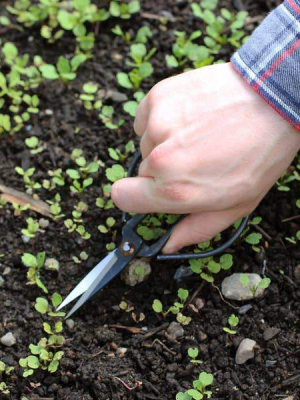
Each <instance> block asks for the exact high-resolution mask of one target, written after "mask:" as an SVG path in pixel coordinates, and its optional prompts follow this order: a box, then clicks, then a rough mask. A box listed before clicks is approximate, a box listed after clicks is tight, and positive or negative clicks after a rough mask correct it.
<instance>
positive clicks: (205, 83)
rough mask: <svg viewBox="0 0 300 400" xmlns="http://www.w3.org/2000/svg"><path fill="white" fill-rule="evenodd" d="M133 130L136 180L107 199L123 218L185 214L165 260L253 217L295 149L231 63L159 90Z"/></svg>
mask: <svg viewBox="0 0 300 400" xmlns="http://www.w3.org/2000/svg"><path fill="white" fill-rule="evenodd" d="M134 128H135V131H136V133H137V134H138V135H139V136H141V144H140V146H141V152H142V156H143V161H142V163H141V165H140V169H139V176H138V177H135V178H126V179H122V180H120V181H118V182H116V183H115V184H114V185H113V187H112V199H113V201H114V203H115V204H116V205H117V206H118V207H120V208H121V209H122V210H125V211H129V212H136V213H152V212H164V213H180V214H189V215H188V216H187V217H186V218H185V219H184V220H183V221H182V222H180V223H179V224H178V226H177V227H176V228H175V230H174V231H173V233H172V235H171V238H170V239H169V241H168V243H167V244H166V246H165V248H164V252H165V253H172V252H175V251H178V250H180V249H181V248H182V247H184V246H187V245H190V244H196V243H199V242H202V241H206V240H209V239H211V238H212V237H214V236H215V235H216V234H217V233H219V232H221V231H222V230H224V229H225V228H227V227H228V226H230V225H231V224H233V223H234V222H235V221H237V220H238V219H239V218H241V217H244V216H246V215H248V214H249V213H251V212H252V211H253V210H254V209H255V208H256V206H257V205H258V203H259V202H260V201H261V200H262V198H263V197H264V196H265V194H266V193H267V192H268V190H269V189H270V188H271V187H272V185H273V184H274V183H275V182H276V180H277V179H278V178H279V177H280V175H281V174H282V172H283V171H284V170H285V169H286V168H287V167H288V166H289V164H290V163H291V162H292V160H293V158H294V156H295V154H296V153H297V151H298V149H299V148H300V132H297V131H296V130H295V129H294V128H293V127H292V126H291V125H290V124H289V123H288V122H286V121H285V120H284V119H283V118H282V117H281V116H280V115H278V114H277V112H275V111H274V110H273V109H272V108H271V107H270V106H269V105H268V104H267V103H266V101H265V100H264V99H262V98H261V97H260V96H259V95H258V94H257V93H255V92H254V91H253V89H252V88H250V87H249V86H248V85H247V84H246V83H245V82H244V80H243V79H242V78H241V77H240V76H239V75H238V73H237V72H236V71H234V69H233V67H232V65H231V64H230V63H228V64H219V65H213V66H210V67H205V68H201V69H198V70H194V71H191V72H187V73H184V74H181V75H178V76H176V77H172V78H169V79H166V80H164V81H162V82H160V83H158V84H157V85H156V86H155V87H154V88H153V89H152V90H151V91H150V92H149V93H148V95H147V96H146V97H145V99H144V100H143V101H142V103H141V104H140V106H139V108H138V111H137V116H136V120H135V123H134Z"/></svg>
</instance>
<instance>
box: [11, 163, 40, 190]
mask: <svg viewBox="0 0 300 400" xmlns="http://www.w3.org/2000/svg"><path fill="white" fill-rule="evenodd" d="M15 171H16V172H17V174H19V175H21V176H23V181H24V183H25V187H26V188H27V193H29V194H32V193H33V191H34V190H37V189H40V188H41V185H40V184H39V183H38V182H35V181H34V180H33V179H32V178H31V177H32V176H33V174H34V172H35V168H28V169H27V170H26V171H24V170H23V168H21V167H16V168H15Z"/></svg>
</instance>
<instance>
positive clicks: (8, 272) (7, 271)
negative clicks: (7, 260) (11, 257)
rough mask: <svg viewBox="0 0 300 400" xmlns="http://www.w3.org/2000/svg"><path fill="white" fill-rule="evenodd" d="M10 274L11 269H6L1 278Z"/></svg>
mask: <svg viewBox="0 0 300 400" xmlns="http://www.w3.org/2000/svg"><path fill="white" fill-rule="evenodd" d="M10 273H11V268H10V267H6V268H5V269H4V271H3V276H5V275H9V274H10Z"/></svg>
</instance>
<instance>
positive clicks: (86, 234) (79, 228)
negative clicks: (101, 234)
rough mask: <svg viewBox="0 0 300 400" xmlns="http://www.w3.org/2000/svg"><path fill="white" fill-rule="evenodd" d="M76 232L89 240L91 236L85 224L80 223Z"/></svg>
mask: <svg viewBox="0 0 300 400" xmlns="http://www.w3.org/2000/svg"><path fill="white" fill-rule="evenodd" d="M76 232H77V233H79V235H80V236H81V238H82V239H84V240H89V239H90V238H91V235H90V233H88V232H87V231H86V230H85V227H84V226H83V225H78V226H77V227H76Z"/></svg>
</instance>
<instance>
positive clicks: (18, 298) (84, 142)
mask: <svg viewBox="0 0 300 400" xmlns="http://www.w3.org/2000/svg"><path fill="white" fill-rule="evenodd" d="M221 3H222V5H226V6H227V7H228V8H230V9H245V10H247V11H249V12H250V15H251V18H252V20H251V22H250V23H249V24H248V27H247V29H248V30H249V33H250V32H251V30H252V29H254V27H255V26H256V24H257V22H259V21H260V20H261V19H262V18H263V17H264V16H265V15H266V13H267V12H269V11H270V10H271V9H272V8H274V7H275V6H276V5H277V4H278V3H280V1H272V0H269V1H259V0H245V1H243V0H234V1H221ZM7 4H8V2H5V1H2V2H1V6H0V14H1V15H3V14H5V13H6V12H5V5H7ZM163 10H165V11H168V12H170V13H172V15H173V22H169V24H168V26H167V28H165V27H164V26H161V25H160V23H159V21H158V20H157V19H155V18H154V17H153V15H152V16H151V14H154V15H160V13H161V12H162V11H163ZM142 11H143V14H142V16H134V17H133V18H131V19H130V20H129V21H121V25H122V27H124V29H125V30H128V29H131V30H132V31H136V30H137V29H138V28H139V27H141V26H143V25H148V26H149V27H150V28H151V29H152V30H153V32H154V36H153V39H152V40H151V41H152V43H151V44H152V45H153V46H155V47H157V49H158V52H157V54H156V55H155V57H154V58H153V63H154V67H155V73H154V75H153V76H152V77H151V79H148V80H146V82H145V84H144V85H143V89H144V90H145V91H147V90H149V89H150V88H151V87H152V86H153V84H155V83H156V82H158V81H160V80H161V79H163V78H165V77H167V76H170V70H168V69H167V68H166V67H165V62H164V54H170V52H171V46H172V42H173V31H174V30H186V31H187V32H189V33H191V32H193V31H194V30H196V29H199V20H196V19H195V18H194V17H193V15H192V13H191V11H190V7H189V2H188V1H175V0H166V1H162V0H157V1H155V2H152V1H142ZM114 25H115V21H107V22H105V23H103V24H101V26H100V29H99V34H98V36H97V38H96V45H95V50H94V57H93V59H91V60H89V61H88V62H86V63H85V64H84V65H83V66H82V67H81V68H80V73H79V74H78V78H77V79H76V80H75V81H74V82H72V83H71V84H69V85H68V86H64V85H63V84H60V83H57V82H47V84H44V85H43V86H42V87H41V88H40V89H39V96H40V98H41V110H43V111H42V112H41V113H40V114H39V115H38V116H36V117H33V118H32V120H31V121H30V124H28V125H27V127H26V129H24V130H23V131H21V132H19V133H18V134H16V135H15V136H14V137H10V136H9V135H3V136H2V137H1V146H0V177H1V181H2V182H3V183H4V184H5V185H7V186H10V187H13V188H15V189H18V190H20V191H24V186H23V182H22V180H21V178H20V176H18V175H17V174H16V173H15V172H14V168H15V166H22V167H23V168H24V169H26V168H28V167H29V166H34V167H35V169H36V172H35V175H34V176H35V179H36V181H38V182H42V180H43V179H45V178H47V176H48V175H47V171H48V170H53V169H57V168H62V169H63V170H66V169H67V168H70V166H73V164H72V161H71V159H70V153H71V151H72V150H73V148H75V147H76V148H80V149H82V150H83V152H84V155H85V157H86V159H87V160H89V161H90V160H93V159H98V158H99V159H101V160H102V161H104V162H105V164H106V166H109V165H112V164H113V163H114V161H113V160H111V159H109V157H108V154H107V149H108V148H109V147H113V148H120V149H123V148H124V145H125V144H126V143H127V142H128V140H129V139H131V138H133V139H134V140H136V139H135V137H134V132H133V128H132V119H131V117H129V116H128V115H127V114H124V111H123V109H122V105H121V104H118V103H115V102H112V101H111V104H113V105H114V107H115V110H116V115H117V116H118V118H122V119H125V124H124V125H123V126H122V128H121V129H119V130H118V131H117V132H113V131H110V130H108V129H107V128H106V127H105V126H103V125H102V124H101V122H100V121H99V119H98V118H97V116H96V115H93V114H88V113H87V112H86V110H85V109H84V108H83V107H82V105H81V104H80V102H79V101H78V95H79V93H80V89H81V87H82V83H83V82H86V81H89V80H94V81H97V82H99V84H100V85H101V87H102V88H103V89H104V90H106V91H107V90H115V91H120V88H119V87H118V85H117V83H116V79H115V75H116V73H117V72H119V71H120V70H124V60H125V58H126V54H127V51H128V48H127V45H124V43H123V42H122V40H121V38H119V37H116V36H114V35H113V34H112V33H111V28H112V27H113V26H114ZM1 29H2V31H1V39H3V40H4V41H13V42H14V43H15V44H16V45H17V46H18V48H19V49H21V50H20V51H21V52H23V51H24V52H26V53H29V54H30V55H34V54H39V55H41V56H42V57H43V59H45V60H46V61H48V62H54V61H55V60H56V58H57V57H58V55H59V54H71V53H72V51H73V48H74V40H73V38H72V37H71V35H70V36H68V35H65V37H64V38H63V39H62V40H61V41H60V42H59V44H53V45H49V44H47V43H46V42H45V41H44V40H42V39H41V37H40V35H39V33H38V30H37V29H35V28H31V29H30V30H25V31H24V32H18V31H11V30H6V29H5V28H1ZM200 29H201V24H200ZM231 52H232V49H228V52H227V53H226V54H222V57H223V58H224V59H226V60H229V57H230V53H231ZM124 92H125V93H127V95H128V96H130V93H129V92H126V90H124ZM109 102H110V100H108V102H107V103H108V104H109ZM45 110H52V113H51V114H52V115H49V112H45ZM76 128H79V133H75V130H76ZM33 134H34V135H36V136H38V137H39V138H40V140H42V142H43V143H44V144H45V145H46V149H45V150H44V151H43V152H42V153H40V154H38V155H34V156H33V155H31V154H30V152H29V150H28V148H27V147H26V146H25V144H24V140H25V138H26V137H28V136H31V135H33ZM105 183H107V180H106V177H105V173H104V170H103V169H102V170H101V171H100V174H98V175H97V177H96V179H95V184H94V185H93V186H92V187H91V188H90V189H89V190H88V191H87V192H86V194H83V197H82V200H83V201H85V202H86V203H87V204H88V205H89V210H88V212H87V213H86V214H85V217H84V218H85V226H86V229H87V230H88V231H89V232H90V233H91V235H92V236H91V239H90V240H89V241H86V242H84V241H82V240H79V239H78V235H77V236H76V235H70V234H68V233H67V232H66V229H65V228H64V225H63V223H62V222H60V221H58V222H57V223H55V222H53V221H51V222H50V224H49V227H48V228H46V229H45V232H41V233H39V235H38V237H37V238H36V239H35V240H33V241H31V242H30V243H29V244H28V243H27V244H26V243H24V242H23V240H22V235H21V229H22V228H24V227H25V225H26V223H25V220H26V218H27V217H28V216H29V215H31V216H32V217H34V218H37V217H38V216H37V214H35V213H33V212H28V211H27V212H25V213H23V214H21V216H19V217H15V216H14V215H13V209H12V208H11V207H10V206H7V207H5V208H2V209H0V254H3V255H4V256H3V257H2V258H1V259H0V261H1V264H0V273H1V274H2V273H3V272H4V270H5V269H6V268H7V267H9V268H11V270H10V273H9V274H8V275H5V276H4V279H5V283H4V286H3V287H1V289H0V304H1V307H0V318H1V319H0V321H1V322H0V337H1V336H3V335H4V334H5V333H6V332H9V331H11V332H13V334H14V336H15V337H16V339H17V343H16V344H15V345H14V346H12V347H5V346H3V345H1V344H0V359H1V360H2V361H4V362H5V363H6V364H7V365H10V366H13V367H15V369H14V371H13V372H12V373H11V375H10V376H9V377H8V378H6V379H5V381H6V383H7V384H8V386H9V389H10V392H11V394H10V396H6V397H5V396H3V398H11V399H21V397H22V395H24V396H26V397H27V398H30V399H35V398H39V399H41V400H42V399H47V400H50V399H60V400H67V399H68V400H92V399H97V400H121V399H122V400H123V399H140V400H146V399H160V400H170V399H175V396H176V393H177V392H178V391H180V390H183V389H188V388H190V387H191V385H192V381H193V380H194V379H195V378H196V377H197V375H198V374H199V372H200V371H202V370H205V371H206V372H210V373H212V374H213V375H214V383H213V385H212V391H213V395H212V399H213V400H221V399H228V400H258V399H259V400H267V399H270V400H275V399H281V398H282V399H283V398H285V397H287V396H288V395H294V397H293V399H294V400H297V399H300V365H299V354H300V349H299V343H300V330H299V323H300V320H299V316H300V302H299V300H300V289H299V285H298V284H299V283H300V273H299V268H298V269H297V268H296V267H297V265H299V264H300V253H299V248H298V246H297V245H293V244H289V242H287V241H286V240H285V238H286V237H290V236H292V235H295V233H296V232H297V231H298V230H299V229H300V228H299V221H300V220H299V219H297V218H296V219H292V220H288V221H286V222H285V221H284V220H285V219H288V218H289V217H294V216H298V209H297V208H296V206H295V205H294V204H295V200H296V199H297V198H299V196H300V187H299V185H298V184H297V183H293V184H292V189H293V190H292V191H290V192H280V191H278V190H277V189H276V188H274V189H273V190H272V191H271V192H270V193H269V194H268V195H267V197H266V198H265V200H264V201H263V203H262V204H261V205H260V206H259V208H258V209H257V210H256V213H255V214H256V215H260V216H262V217H263V221H262V223H261V228H262V229H263V232H264V239H263V246H262V250H261V253H260V254H259V255H257V254H256V253H255V252H253V250H252V249H251V247H250V246H249V245H247V244H245V243H242V242H239V243H237V244H236V245H235V246H233V247H232V249H230V251H231V252H232V254H233V256H234V266H233V268H232V272H241V271H247V272H257V273H259V274H263V273H265V274H266V276H268V277H270V278H271V280H272V284H271V286H270V287H269V289H268V290H267V291H266V293H265V295H264V297H263V298H261V299H259V300H255V301H251V302H250V303H251V305H252V308H251V309H250V310H249V311H248V312H247V313H246V314H238V309H237V308H239V307H240V304H238V303H234V302H231V303H230V304H229V303H227V302H224V301H223V299H222V298H221V297H220V294H219V291H218V290H217V289H216V288H213V287H212V286H211V285H209V284H208V283H206V284H205V285H201V284H202V282H201V279H200V278H197V277H195V276H192V277H188V278H185V279H184V280H182V281H180V282H177V281H175V280H174V279H173V276H174V273H175V271H176V269H177V268H178V267H179V266H180V265H182V263H180V262H168V263H162V262H157V261H155V260H153V261H152V269H153V271H152V274H151V276H150V278H149V279H148V280H147V281H145V282H143V283H141V284H139V285H137V286H136V287H134V288H130V287H128V286H126V285H124V283H123V282H122V281H121V280H120V278H116V279H114V280H113V281H112V282H111V283H110V284H109V285H108V286H107V287H106V288H105V290H103V291H101V292H100V293H98V294H97V295H96V296H95V297H94V298H93V299H92V300H91V301H89V303H88V304H87V305H86V306H85V307H83V308H82V309H80V310H79V312H77V314H76V315H74V321H75V326H74V328H72V329H69V328H68V327H65V330H64V337H65V339H66V342H65V344H64V346H63V351H64V352H65V356H64V357H63V359H62V361H61V365H60V367H59V369H58V371H57V372H56V373H55V374H49V373H46V372H44V371H40V372H38V373H36V374H34V375H33V376H31V377H29V378H27V379H26V378H23V377H22V370H21V368H20V367H19V365H18V360H19V359H20V358H21V357H26V356H28V355H29V351H28V346H29V344H30V343H37V342H38V341H39V339H40V338H41V337H43V336H44V333H43V329H42V323H43V321H44V320H45V318H44V317H43V316H41V315H40V314H38V313H37V312H36V311H35V309H34V302H35V299H36V298H37V297H39V296H41V291H40V289H38V288H37V287H36V286H27V285H26V273H27V269H26V268H25V267H24V266H23V264H22V263H21V255H22V254H23V253H24V252H31V253H33V254H36V253H37V252H38V251H43V250H44V251H46V253H47V256H48V257H53V258H56V259H57V260H59V263H60V271H59V272H58V273H57V272H49V271H45V272H43V273H42V280H43V282H44V283H45V284H46V286H47V287H48V289H49V293H53V292H55V291H58V292H59V293H61V295H62V296H65V295H66V294H68V293H69V292H70V290H71V289H72V288H73V287H74V286H75V284H77V283H78V282H79V281H80V279H82V278H83V277H84V276H85V274H86V273H87V272H88V271H89V270H90V269H91V268H92V267H93V266H94V265H96V264H97V262H98V261H99V260H100V259H101V258H103V257H104V256H105V255H106V254H107V252H106V249H105V245H106V243H107V241H105V240H104V239H103V235H101V234H100V232H99V231H98V229H97V225H99V224H101V223H104V222H105V220H106V218H107V217H108V216H114V217H115V218H116V219H117V221H118V224H117V228H118V232H120V231H121V229H120V228H121V214H120V212H118V211H116V210H109V211H102V210H100V209H99V208H97V207H96V206H95V199H96V198H97V197H98V196H102V190H101V185H103V184H105ZM59 191H60V193H61V196H62V206H63V212H64V213H65V214H66V215H70V214H71V211H72V207H73V206H74V204H77V202H78V196H76V195H75V196H70V192H69V189H68V187H66V188H63V189H61V190H59ZM39 193H40V197H41V199H43V200H49V199H51V198H52V195H53V196H54V193H55V192H51V193H50V194H49V192H47V191H46V190H44V189H42V190H41V191H40V192H39ZM95 221H96V223H95ZM83 250H84V251H86V252H87V253H88V254H89V259H88V260H87V262H83V263H82V264H75V263H74V262H73V260H72V256H73V255H77V256H78V254H79V253H80V252H81V251H83ZM264 266H265V267H266V268H265V269H264ZM297 272H298V274H297ZM226 275H228V273H225V272H224V273H221V274H219V275H218V277H217V278H216V285H217V286H220V283H221V282H222V279H223V278H224V277H225V276H226ZM200 286H201V290H200V291H199V292H198V294H197V297H196V299H197V298H201V299H202V300H203V302H204V307H203V308H201V309H200V310H197V309H196V308H195V307H187V308H186V314H187V315H189V316H191V317H192V321H191V323H190V324H189V325H188V326H185V327H184V334H183V335H182V337H180V338H178V339H177V340H173V339H172V338H170V337H169V336H168V335H167V334H166V329H167V327H168V326H169V324H170V323H171V322H172V321H174V316H168V317H167V318H165V319H163V318H162V317H161V316H159V315H157V314H155V313H154V311H153V310H152V302H153V300H154V299H160V300H161V301H162V302H163V304H164V305H165V307H168V306H170V305H171V304H172V302H174V300H175V299H176V293H177V290H178V288H180V287H183V288H187V289H188V290H189V292H190V295H193V294H194V293H195V292H196V291H197V289H199V287H200ZM121 300H126V301H127V302H128V303H129V304H131V305H132V306H133V307H134V311H135V313H136V315H137V316H138V315H140V313H143V314H144V315H145V319H144V320H143V321H142V322H135V321H134V319H133V318H132V315H131V313H126V312H124V311H122V310H120V309H118V305H119V304H120V302H121ZM195 301H196V300H194V303H195ZM232 312H235V313H236V314H238V315H239V318H240V323H239V325H238V328H237V334H236V335H235V336H234V337H229V336H228V335H227V334H226V333H225V332H223V327H224V326H226V323H227V319H228V317H229V315H230V314H231V313H232ZM269 327H272V328H278V329H279V330H280V331H279V334H278V335H277V336H276V337H274V338H273V339H270V340H268V341H266V340H264V338H263V334H264V332H265V331H266V329H267V328H269ZM136 328H139V329H136ZM141 328H143V329H144V331H141ZM141 332H143V333H141ZM243 338H251V339H253V340H255V341H256V342H257V346H256V350H255V358H254V359H252V360H250V361H248V362H247V363H246V364H244V365H237V364H236V363H235V353H236V349H237V346H238V344H239V343H240V341H241V340H242V339H243ZM189 347H198V348H199V350H200V354H199V358H200V359H201V360H202V361H203V364H202V365H200V366H199V365H197V364H191V363H190V361H189V358H188V356H187V350H188V348H189ZM118 348H126V349H127V351H126V353H125V354H124V355H123V356H120V351H117V349H118ZM0 397H1V396H0ZM1 398H2V397H1Z"/></svg>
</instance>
